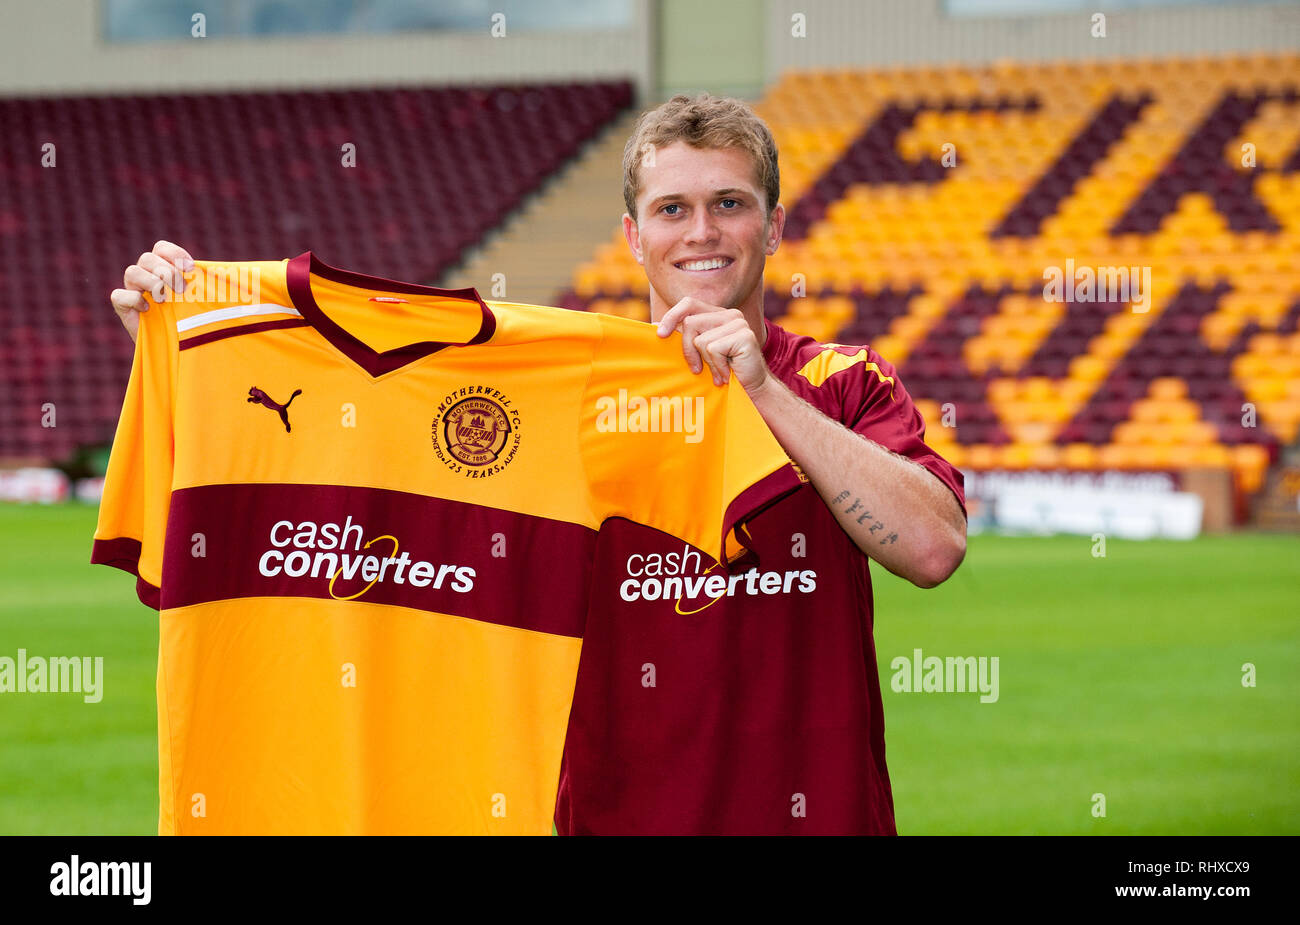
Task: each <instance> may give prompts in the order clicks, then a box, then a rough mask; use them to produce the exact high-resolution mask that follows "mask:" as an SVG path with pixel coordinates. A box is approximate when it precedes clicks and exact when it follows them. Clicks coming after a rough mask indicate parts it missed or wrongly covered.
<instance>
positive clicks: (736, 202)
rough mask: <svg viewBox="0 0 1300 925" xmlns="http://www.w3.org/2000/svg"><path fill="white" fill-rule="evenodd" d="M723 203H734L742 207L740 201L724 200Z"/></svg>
mask: <svg viewBox="0 0 1300 925" xmlns="http://www.w3.org/2000/svg"><path fill="white" fill-rule="evenodd" d="M722 201H723V203H728V202H732V203H735V204H736V205H740V202H739V200H736V199H724V200H722Z"/></svg>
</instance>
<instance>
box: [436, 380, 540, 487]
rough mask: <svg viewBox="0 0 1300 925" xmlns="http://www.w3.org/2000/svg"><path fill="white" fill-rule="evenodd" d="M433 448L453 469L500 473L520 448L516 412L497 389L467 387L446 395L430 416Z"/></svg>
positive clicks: (470, 473)
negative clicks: (431, 417)
mask: <svg viewBox="0 0 1300 925" xmlns="http://www.w3.org/2000/svg"><path fill="white" fill-rule="evenodd" d="M433 448H434V452H435V454H436V455H437V457H438V458H439V459H440V460H442V461H443V463H445V464H446V465H447V466H448V468H450V469H451V470H452V471H453V472H463V473H464V474H465V475H466V476H468V477H470V478H483V477H485V476H488V475H493V474H494V473H496V472H500V471H501V470H502V469H504V468H505V467H506V465H507V464H509V462H510V461H511V460H512V459H513V458H514V455H515V452H516V451H517V450H518V448H519V412H518V411H517V410H516V409H514V407H513V405H512V404H511V402H510V400H509V399H508V398H506V396H505V395H504V394H502V393H501V392H500V391H499V390H498V389H494V388H491V387H490V386H481V385H480V386H467V387H466V388H463V389H458V390H456V391H455V392H452V393H450V394H449V395H447V397H446V398H444V399H443V401H442V402H441V404H439V406H438V414H437V416H436V417H435V418H434V419H433Z"/></svg>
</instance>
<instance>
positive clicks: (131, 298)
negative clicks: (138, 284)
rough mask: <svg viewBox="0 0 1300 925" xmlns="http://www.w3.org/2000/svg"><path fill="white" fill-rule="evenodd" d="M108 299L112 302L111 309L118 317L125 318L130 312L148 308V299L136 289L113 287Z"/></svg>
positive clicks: (145, 310) (144, 310) (142, 310)
mask: <svg viewBox="0 0 1300 925" xmlns="http://www.w3.org/2000/svg"><path fill="white" fill-rule="evenodd" d="M108 300H109V301H110V302H112V303H113V310H114V311H116V312H117V314H118V317H120V318H125V317H126V316H127V314H129V313H130V312H147V311H148V310H149V300H148V299H146V298H145V297H144V293H143V292H140V291H139V290H137V289H114V290H113V292H112V294H111V295H109V297H108Z"/></svg>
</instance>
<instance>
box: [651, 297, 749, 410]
mask: <svg viewBox="0 0 1300 925" xmlns="http://www.w3.org/2000/svg"><path fill="white" fill-rule="evenodd" d="M673 331H681V332H682V354H683V355H684V356H685V357H686V364H687V365H688V366H690V368H691V372H693V373H698V372H700V370H702V369H703V368H704V364H706V363H707V364H708V367H709V369H710V370H711V371H712V373H713V382H714V384H715V385H726V384H727V380H728V379H730V378H731V374H732V373H733V372H734V373H735V374H736V380H737V381H738V382H739V383H740V385H741V387H743V388H744V390H745V391H746V392H748V393H749V394H750V395H753V394H754V393H755V392H757V391H759V390H760V389H762V388H763V387H764V386H766V385H767V382H768V380H769V378H770V377H771V375H772V373H771V370H769V369H768V368H767V363H766V362H765V361H764V360H763V348H762V347H760V346H759V343H758V338H757V337H756V336H755V335H754V330H753V328H751V327H750V326H749V322H748V321H746V320H745V316H744V315H743V314H742V313H741V312H740V311H739V310H738V309H734V308H719V307H718V306H717V305H709V304H708V303H706V302H701V301H700V300H699V299H692V298H689V297H687V298H685V299H682V300H681V301H680V302H678V303H677V304H676V305H674V306H673V307H672V308H670V309H669V310H668V311H667V312H665V313H664V316H663V317H662V318H660V319H659V331H658V333H659V336H660V337H667V336H668V335H670V334H672V332H673Z"/></svg>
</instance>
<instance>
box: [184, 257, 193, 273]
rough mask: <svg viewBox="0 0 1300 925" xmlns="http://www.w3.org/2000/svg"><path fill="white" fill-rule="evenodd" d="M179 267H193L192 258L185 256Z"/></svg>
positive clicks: (185, 268)
mask: <svg viewBox="0 0 1300 925" xmlns="http://www.w3.org/2000/svg"><path fill="white" fill-rule="evenodd" d="M181 269H182V270H193V269H194V261H193V260H190V259H189V258H188V257H186V258H185V259H184V260H182V261H181Z"/></svg>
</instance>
